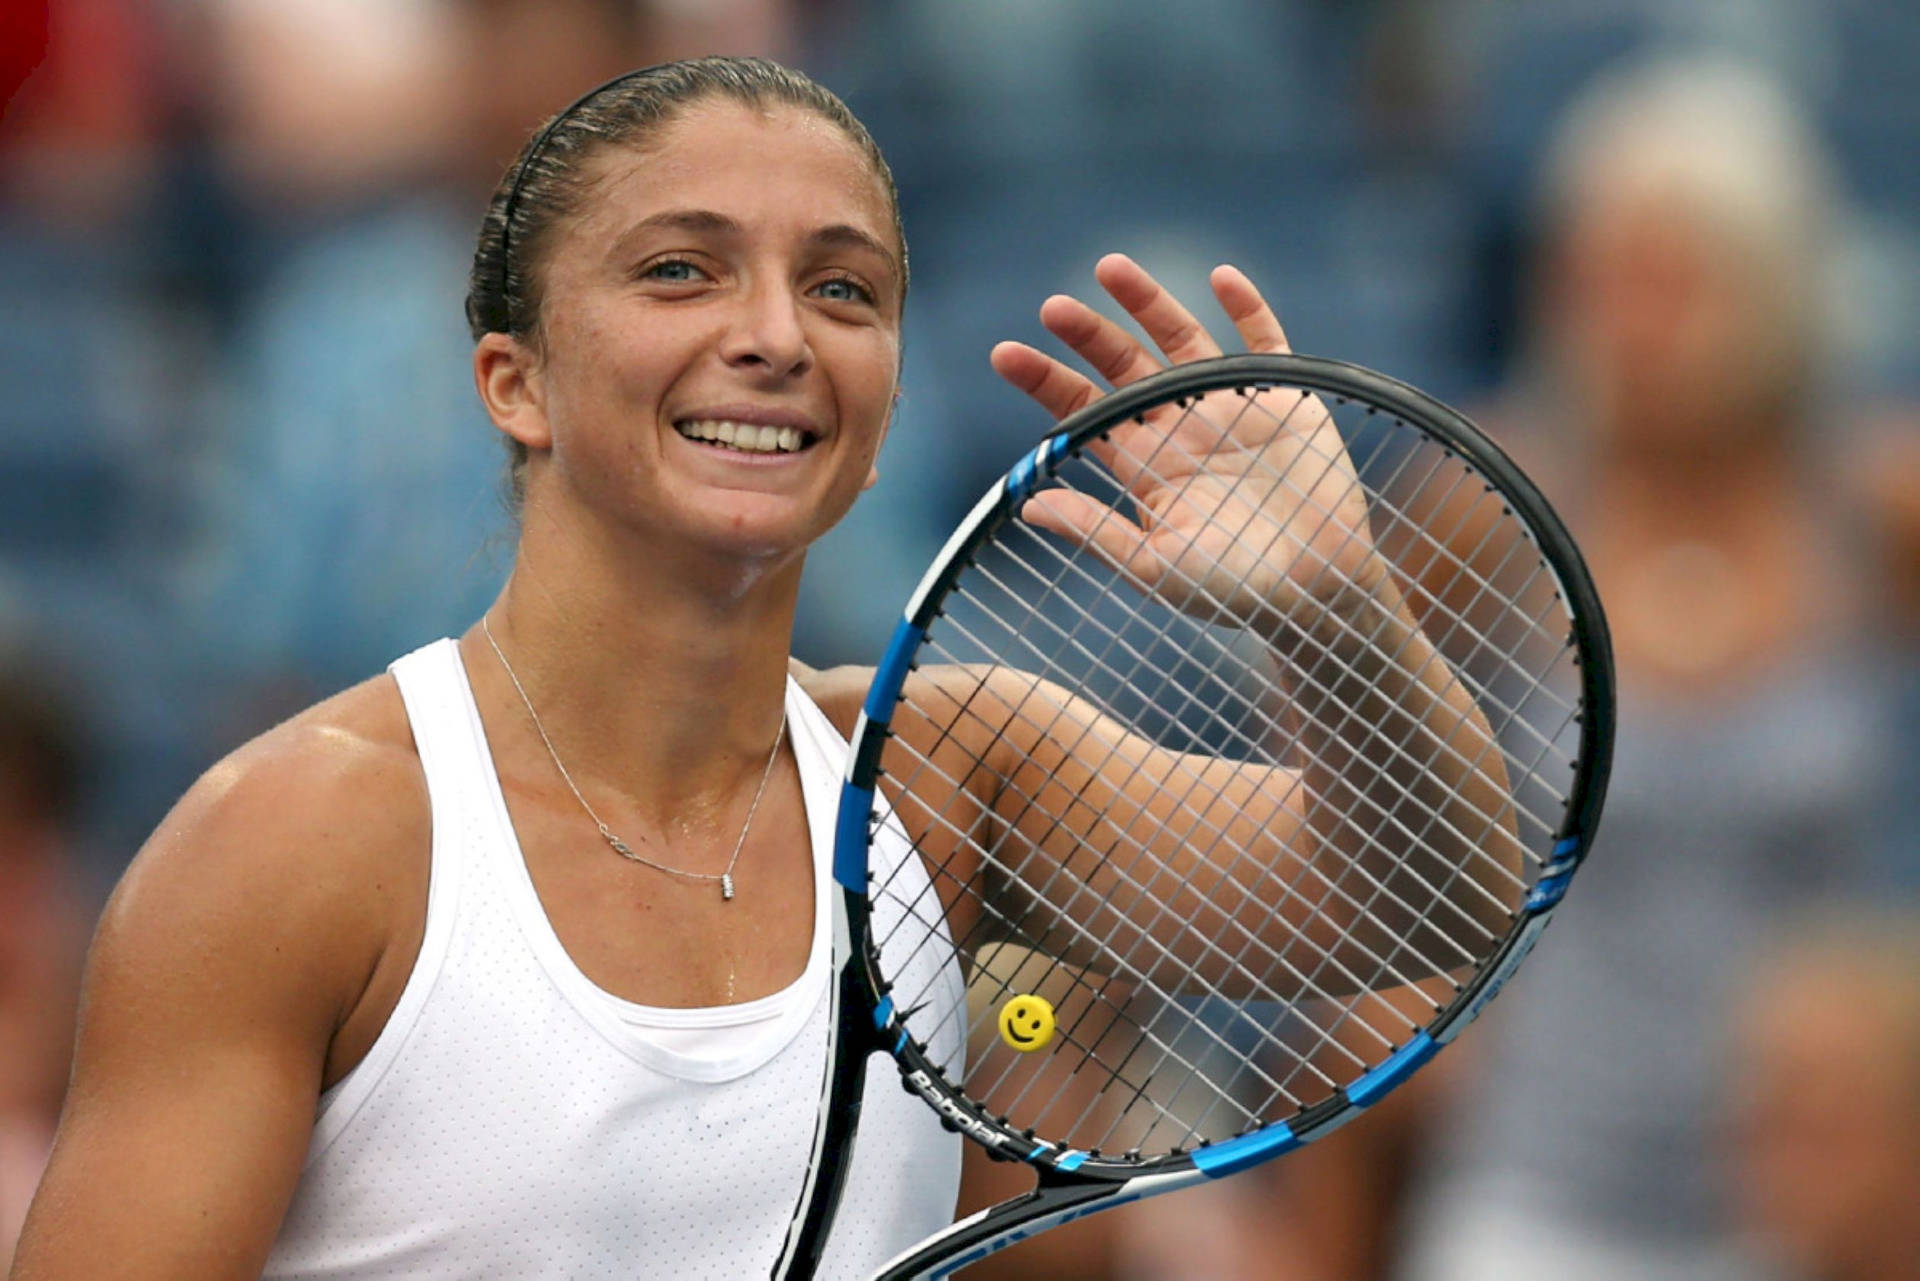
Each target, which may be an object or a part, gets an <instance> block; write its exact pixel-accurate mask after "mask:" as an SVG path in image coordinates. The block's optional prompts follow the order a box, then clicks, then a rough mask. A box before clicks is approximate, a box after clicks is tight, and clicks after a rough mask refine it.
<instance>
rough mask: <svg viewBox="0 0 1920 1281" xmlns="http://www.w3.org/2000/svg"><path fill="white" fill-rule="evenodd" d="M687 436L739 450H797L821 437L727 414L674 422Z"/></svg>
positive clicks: (784, 451)
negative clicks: (741, 420)
mask: <svg viewBox="0 0 1920 1281" xmlns="http://www.w3.org/2000/svg"><path fill="white" fill-rule="evenodd" d="M673 429H674V430H675V431H677V432H679V433H680V434H681V435H682V436H685V437H686V438H687V439H688V440H696V441H699V442H700V443H701V444H703V445H712V446H715V447H717V448H720V449H727V450H731V451H733V452H734V453H740V454H797V453H799V452H800V451H801V450H803V449H807V448H810V447H811V446H812V445H813V444H814V442H815V441H816V440H818V439H819V437H818V436H816V435H815V434H814V433H812V432H810V431H804V430H802V429H801V428H798V427H768V426H764V425H761V424H758V423H736V422H731V421H728V420H727V419H724V418H691V419H686V420H684V421H681V422H677V423H675V424H674V425H673Z"/></svg>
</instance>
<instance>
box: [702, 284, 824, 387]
mask: <svg viewBox="0 0 1920 1281" xmlns="http://www.w3.org/2000/svg"><path fill="white" fill-rule="evenodd" d="M720 354H721V356H722V358H723V359H725V360H726V362H727V363H728V364H729V365H734V366H738V367H743V368H747V369H753V370H757V371H759V372H763V373H765V374H768V375H771V376H772V377H775V378H783V379H784V378H792V377H795V376H797V375H799V374H803V373H805V372H806V371H807V370H808V369H810V368H812V366H813V347H812V345H811V344H810V343H809V342H808V340H807V331H806V326H805V325H804V324H803V323H802V319H801V315H800V301H799V300H798V299H796V298H795V297H794V296H793V291H792V290H791V289H789V288H787V286H786V284H785V282H784V281H767V282H764V283H759V284H756V285H754V286H753V287H752V288H750V289H748V290H746V291H745V292H744V293H742V294H741V295H740V300H739V305H738V307H737V308H736V309H735V311H734V314H733V316H732V318H731V322H730V324H729V325H728V328H727V333H726V336H725V337H724V339H723V340H722V342H721V346H720Z"/></svg>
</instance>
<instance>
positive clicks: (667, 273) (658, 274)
mask: <svg viewBox="0 0 1920 1281" xmlns="http://www.w3.org/2000/svg"><path fill="white" fill-rule="evenodd" d="M705 274H706V273H705V272H703V271H701V270H700V269H699V268H698V267H696V266H694V265H693V264H692V263H690V262H688V261H687V260H686V259H685V258H666V259H662V260H661V261H659V262H656V263H654V264H653V265H652V266H650V267H648V268H647V269H646V270H645V271H643V272H642V273H641V275H643V276H644V277H646V278H647V279H648V280H664V281H666V282H667V283H668V284H673V285H684V284H691V283H692V282H693V281H695V280H698V279H700V278H701V277H702V276H704V275H705Z"/></svg>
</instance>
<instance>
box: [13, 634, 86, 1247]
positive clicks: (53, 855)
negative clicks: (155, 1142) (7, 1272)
mask: <svg viewBox="0 0 1920 1281" xmlns="http://www.w3.org/2000/svg"><path fill="white" fill-rule="evenodd" d="M83 750H84V749H83V746H82V742H81V736H80V732H79V726H78V723H77V721H76V719H75V716H74V713H73V712H72V710H71V709H70V708H69V706H68V705H67V703H66V702H65V701H64V700H63V699H62V698H60V697H59V696H57V695H56V694H55V693H54V692H53V686H52V684H51V682H50V681H49V679H48V675H47V673H46V672H45V671H43V670H41V668H40V667H39V665H38V664H35V663H31V662H29V661H28V660H26V659H24V658H23V657H22V656H21V655H20V654H19V653H18V652H15V651H12V650H9V651H8V652H7V653H5V654H4V655H0V1269H4V1268H5V1267H6V1266H7V1264H8V1263H9V1261H10V1260H11V1259H12V1258H13V1245H14V1241H15V1240H16V1239H17V1238H18V1236H19V1233H20V1223H21V1220H22V1219H23V1218H24V1217H25V1216H26V1210H27V1202H28V1200H29V1199H30V1198H31V1197H32V1195H33V1188H34V1184H35V1183H36V1182H37V1181H38V1179H39V1176H40V1169H41V1166H42V1165H43V1164H44V1163H45V1161H46V1156H47V1148H48V1145H49V1144H50V1143H51V1141H52V1139H53V1125H54V1121H55V1119H56V1118H57V1117H58V1115H59V1111H60V1096H61V1093H62V1091H63V1090H64V1089H65V1087H66V1081H67V1062H68V1056H69V1054H70V1053H71V1049H72V1044H73V1006H74V999H75V996H76V994H77V991H78V987H79V970H80V957H81V953H82V950H83V947H84V944H85V935H84V931H83V926H82V919H83V915H82V910H81V908H80V905H79V901H78V900H79V894H78V886H76V885H75V884H74V883H73V881H72V877H73V871H74V869H73V866H72V855H73V840H74V837H73V826H74V817H75V813H76V808H75V804H76V801H77V799H78V795H79V788H80V784H81V761H82V755H83Z"/></svg>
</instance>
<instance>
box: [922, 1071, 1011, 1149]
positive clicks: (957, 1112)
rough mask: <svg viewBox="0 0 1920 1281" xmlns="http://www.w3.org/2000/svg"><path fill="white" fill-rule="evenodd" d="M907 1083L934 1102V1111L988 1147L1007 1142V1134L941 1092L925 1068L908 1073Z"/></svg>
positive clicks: (931, 1102) (995, 1146)
mask: <svg viewBox="0 0 1920 1281" xmlns="http://www.w3.org/2000/svg"><path fill="white" fill-rule="evenodd" d="M907 1084H908V1085H910V1086H912V1087H913V1088H914V1091H915V1092H916V1093H918V1094H919V1096H920V1097H921V1098H923V1099H925V1100H926V1101H927V1102H928V1103H930V1104H932V1105H933V1110H934V1111H936V1112H938V1113H939V1114H940V1115H941V1116H943V1117H945V1118H946V1119H947V1120H949V1121H951V1122H953V1123H954V1124H955V1125H957V1126H959V1127H960V1128H961V1129H962V1130H964V1131H966V1132H967V1133H968V1134H971V1135H972V1136H973V1137H974V1138H976V1139H978V1140H979V1141H980V1142H982V1143H984V1144H986V1145H987V1146H988V1147H990V1148H997V1147H1002V1146H1004V1145H1005V1144H1006V1142H1007V1136H1006V1135H1004V1134H1002V1133H1000V1132H999V1131H998V1130H996V1129H994V1128H993V1127H992V1126H990V1125H988V1124H987V1123H986V1122H985V1121H982V1120H979V1119H977V1118H975V1117H973V1116H971V1115H969V1114H968V1112H967V1110H966V1109H965V1108H963V1107H961V1106H960V1105H959V1104H958V1103H955V1102H954V1101H953V1100H952V1099H950V1098H948V1097H947V1096H946V1095H945V1094H943V1093H941V1091H940V1087H939V1086H937V1085H935V1084H934V1083H933V1078H932V1077H930V1076H928V1075H927V1074H926V1072H925V1070H924V1069H915V1070H914V1071H912V1072H909V1073H907Z"/></svg>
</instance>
